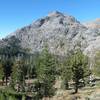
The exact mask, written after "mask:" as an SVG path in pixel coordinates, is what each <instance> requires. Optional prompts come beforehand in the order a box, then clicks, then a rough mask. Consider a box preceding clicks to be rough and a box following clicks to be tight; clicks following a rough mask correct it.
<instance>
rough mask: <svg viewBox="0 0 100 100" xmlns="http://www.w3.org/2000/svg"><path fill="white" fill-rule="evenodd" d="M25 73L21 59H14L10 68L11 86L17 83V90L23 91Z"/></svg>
mask: <svg viewBox="0 0 100 100" xmlns="http://www.w3.org/2000/svg"><path fill="white" fill-rule="evenodd" d="M24 83H25V73H24V63H23V61H16V63H15V64H14V66H13V68H12V74H11V86H12V87H13V88H14V86H15V85H16V84H18V88H17V91H21V90H22V91H24Z"/></svg>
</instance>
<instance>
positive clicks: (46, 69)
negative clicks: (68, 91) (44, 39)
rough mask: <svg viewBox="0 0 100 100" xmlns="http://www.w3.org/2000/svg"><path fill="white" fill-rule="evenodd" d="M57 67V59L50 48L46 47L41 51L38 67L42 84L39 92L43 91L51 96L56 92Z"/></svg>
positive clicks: (43, 93)
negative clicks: (54, 86)
mask: <svg viewBox="0 0 100 100" xmlns="http://www.w3.org/2000/svg"><path fill="white" fill-rule="evenodd" d="M55 67H56V64H55V59H54V57H53V56H52V55H51V54H50V53H49V50H48V48H47V47H45V48H44V49H43V51H42V53H41V56H40V59H39V61H38V68H37V74H38V80H39V82H40V84H41V85H40V89H39V93H41V95H42V96H45V97H46V96H51V95H53V93H54V88H53V85H54V83H55V73H56V69H55ZM40 91H41V92H40Z"/></svg>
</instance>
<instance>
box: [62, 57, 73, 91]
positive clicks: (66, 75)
mask: <svg viewBox="0 0 100 100" xmlns="http://www.w3.org/2000/svg"><path fill="white" fill-rule="evenodd" d="M71 77H72V71H71V66H70V59H66V60H65V61H64V62H62V74H61V78H62V87H63V88H64V89H69V84H68V82H69V81H70V80H71Z"/></svg>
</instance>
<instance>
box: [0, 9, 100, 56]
mask: <svg viewBox="0 0 100 100" xmlns="http://www.w3.org/2000/svg"><path fill="white" fill-rule="evenodd" d="M12 36H15V37H16V38H18V39H19V40H20V41H21V46H22V47H24V48H29V49H30V52H32V53H34V52H38V51H41V50H42V48H43V46H44V44H48V46H49V49H50V51H51V52H52V53H54V54H57V55H64V54H66V53H67V52H68V51H69V50H71V49H73V48H74V45H75V44H77V43H78V42H82V49H83V50H84V52H85V53H88V51H89V52H90V51H93V50H94V49H95V50H97V49H100V44H99V41H100V30H99V27H95V28H92V27H88V26H87V25H86V24H85V25H83V24H81V23H80V22H79V21H77V20H76V19H75V18H74V17H72V16H69V15H65V14H62V13H60V12H57V11H55V12H52V13H50V14H48V15H47V16H46V17H44V18H41V19H38V20H37V21H35V22H33V23H32V24H30V25H29V26H25V27H23V28H21V29H19V30H17V31H15V32H14V33H12V34H10V35H9V36H7V37H6V39H8V40H9V39H10V37H12ZM0 43H1V42H0ZM5 43H6V42H4V40H3V41H2V43H1V44H3V45H4V44H5Z"/></svg>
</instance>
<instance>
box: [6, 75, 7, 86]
mask: <svg viewBox="0 0 100 100" xmlns="http://www.w3.org/2000/svg"><path fill="white" fill-rule="evenodd" d="M6 86H7V76H6Z"/></svg>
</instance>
